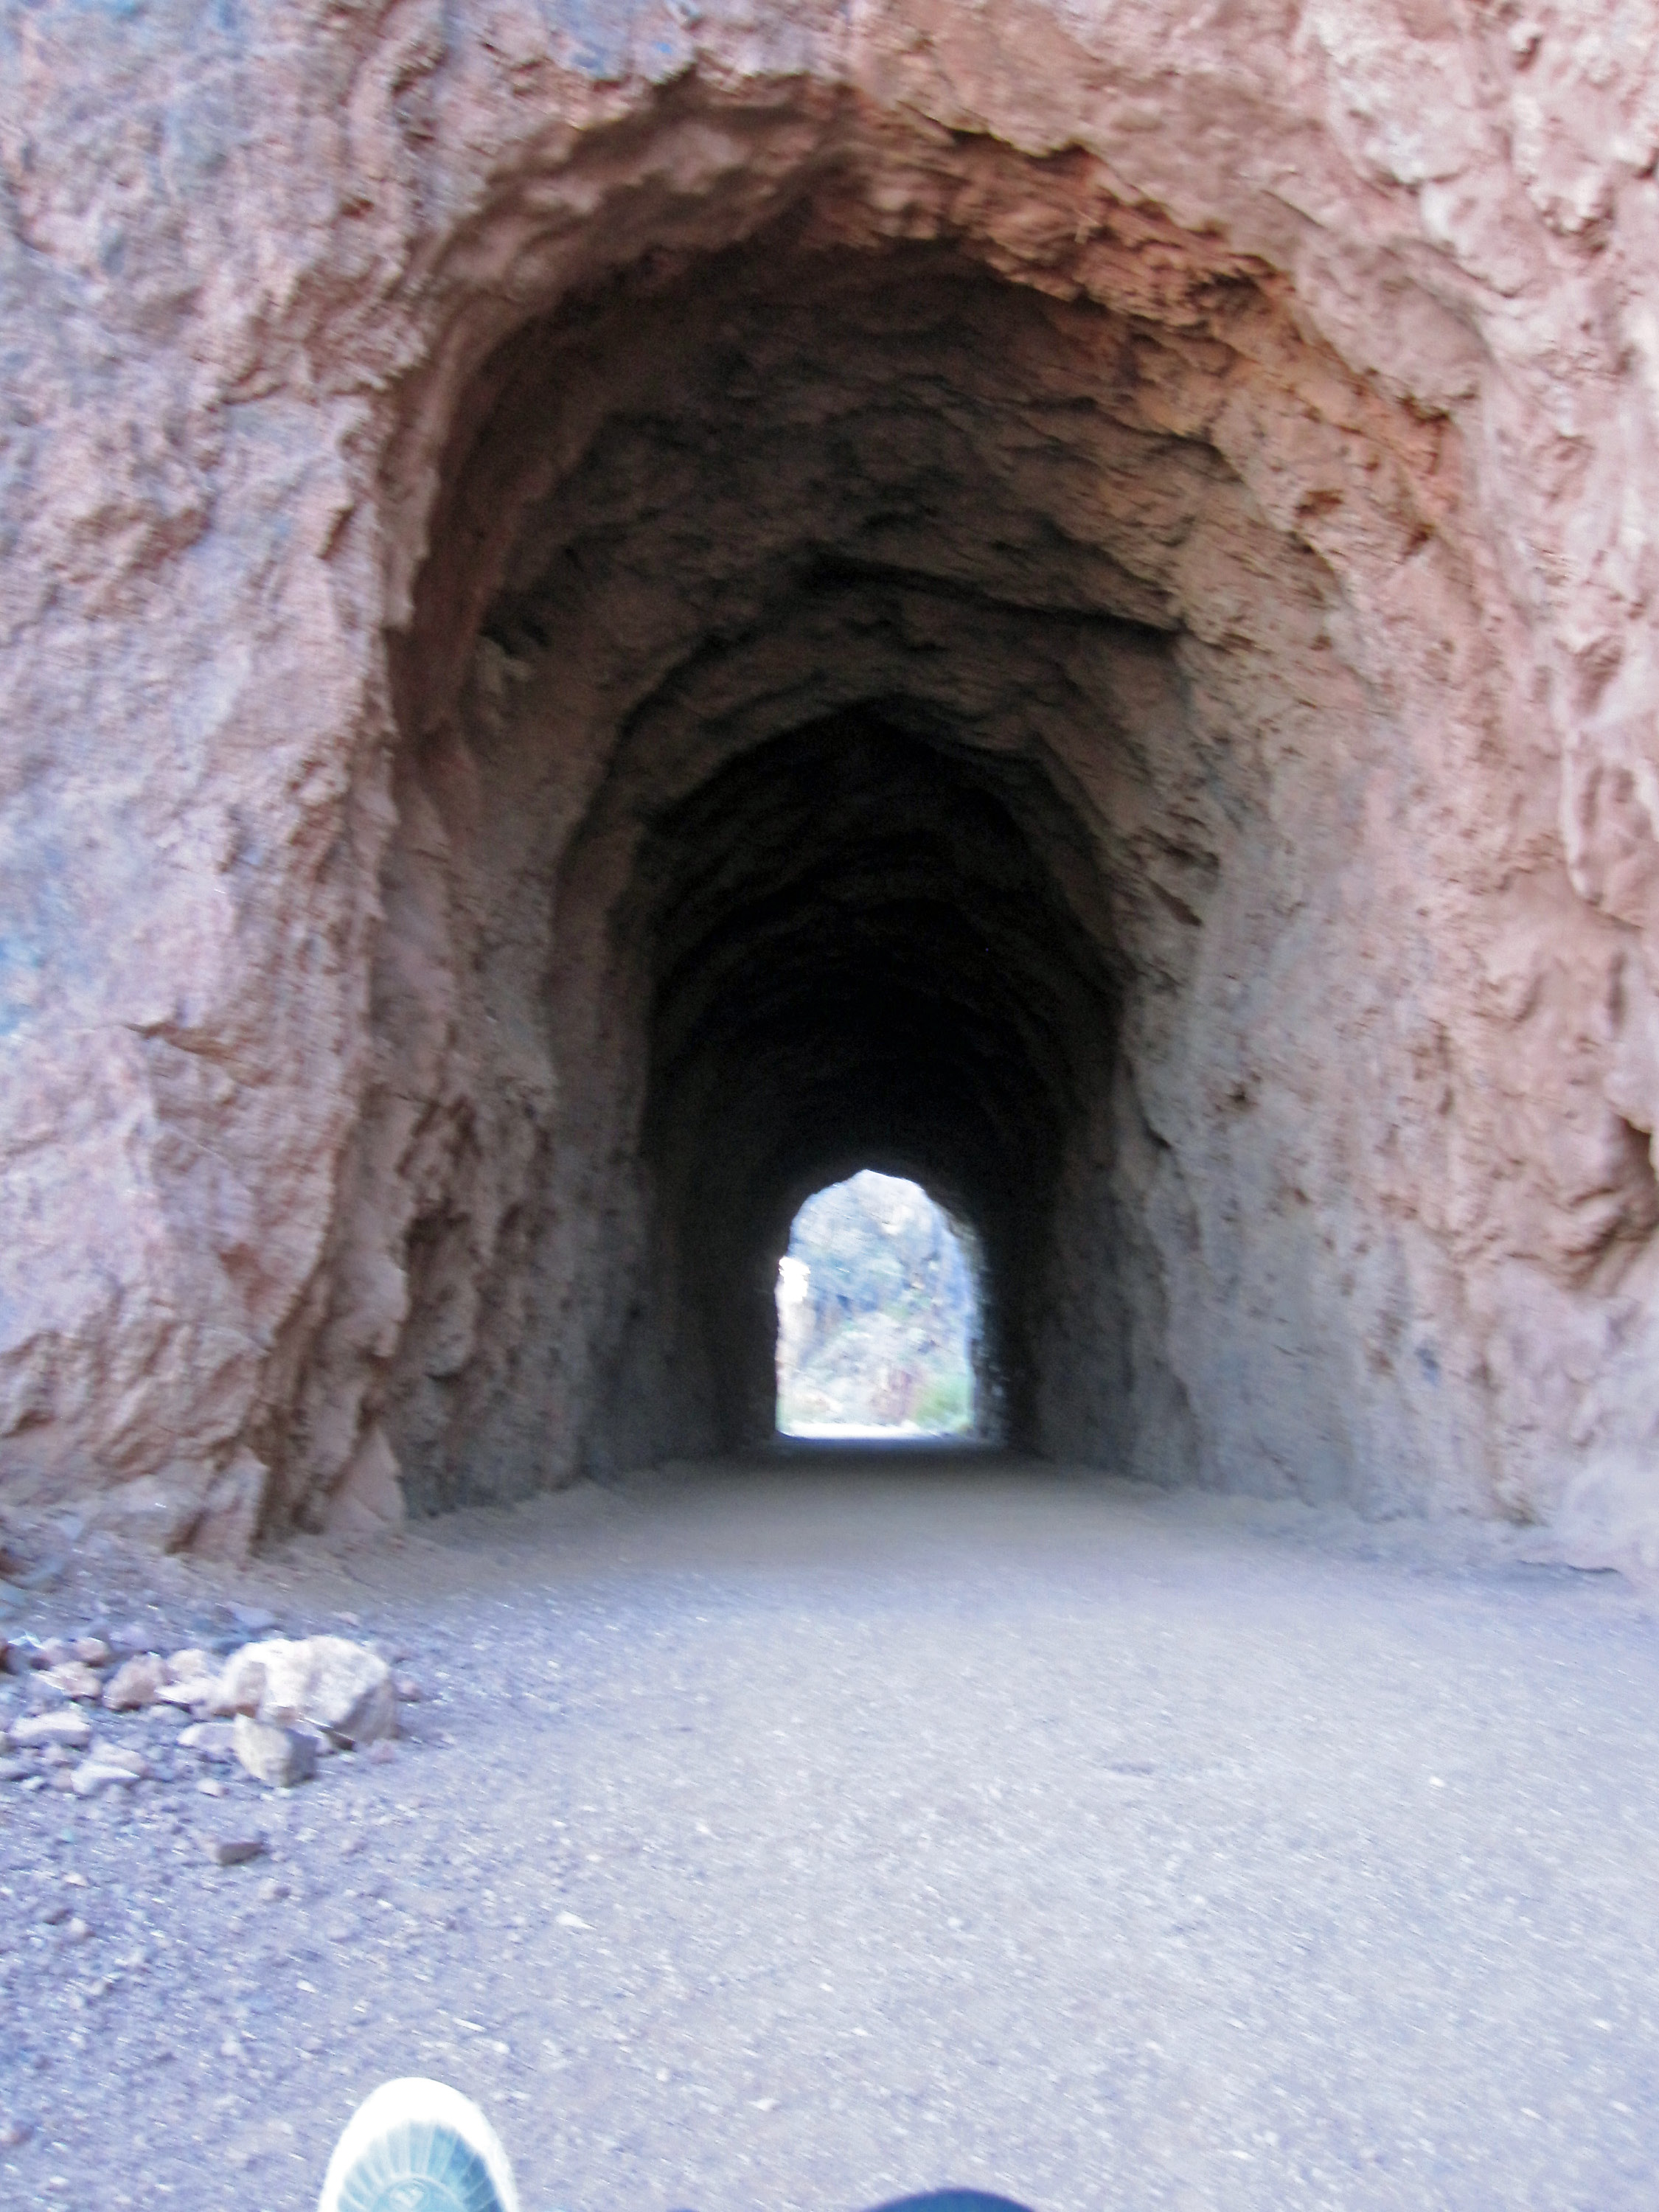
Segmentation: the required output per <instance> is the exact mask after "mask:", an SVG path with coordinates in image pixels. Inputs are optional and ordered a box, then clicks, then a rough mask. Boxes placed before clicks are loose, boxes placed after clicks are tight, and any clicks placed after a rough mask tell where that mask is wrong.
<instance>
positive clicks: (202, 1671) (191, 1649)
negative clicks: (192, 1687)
mask: <svg viewBox="0 0 1659 2212" xmlns="http://www.w3.org/2000/svg"><path fill="white" fill-rule="evenodd" d="M218 1671H219V1669H218V1668H217V1667H216V1665H215V1664H214V1662H213V1655H212V1653H211V1652H209V1651H204V1650H202V1648H201V1646H200V1645H199V1644H190V1645H188V1646H186V1648H185V1650H183V1651H175V1652H174V1653H173V1656H172V1658H171V1659H169V1660H168V1661H167V1680H169V1681H170V1682H195V1681H199V1680H203V1679H204V1677H207V1676H210V1675H214V1674H217V1673H218Z"/></svg>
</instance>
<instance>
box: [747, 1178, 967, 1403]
mask: <svg viewBox="0 0 1659 2212" xmlns="http://www.w3.org/2000/svg"><path fill="white" fill-rule="evenodd" d="M976 1246H977V1240H976V1239H975V1237H974V1236H973V1234H972V1231H969V1229H968V1228H967V1227H966V1226H965V1225H958V1224H956V1223H953V1222H952V1220H951V1217H950V1215H949V1214H948V1213H946V1212H945V1209H944V1207H943V1206H938V1205H936V1204H935V1203H934V1201H933V1199H931V1198H930V1197H929V1196H928V1194H927V1192H926V1191H925V1190H924V1189H923V1188H922V1187H921V1184H920V1183H916V1182H910V1181H908V1179H907V1178H905V1177H903V1176H884V1175H881V1174H878V1172H877V1171H876V1170H874V1169H871V1168H865V1169H862V1170H860V1172H859V1173H858V1174H857V1175H854V1176H849V1177H848V1179H847V1181H845V1182H838V1183H832V1184H830V1185H829V1188H827V1189H824V1190H821V1191H817V1192H815V1193H814V1194H813V1195H812V1196H811V1198H809V1199H808V1200H806V1202H805V1205H804V1206H802V1207H801V1209H800V1211H799V1212H798V1213H797V1214H796V1216H795V1218H794V1220H793V1223H792V1224H791V1225H790V1230H789V1249H788V1250H787V1252H786V1253H785V1254H784V1255H783V1257H782V1258H781V1260H780V1261H778V1287H777V1308H778V1352H777V1376H778V1395H777V1426H778V1431H779V1434H780V1435H781V1436H788V1437H816V1438H818V1439H821V1440H829V1439H840V1440H842V1441H846V1440H849V1439H852V1438H871V1437H878V1438H879V1437H895V1436H912V1437H971V1436H974V1435H975V1434H976V1433H977V1419H976V1413H977V1407H976V1389H975V1367H976V1364H977V1358H978V1352H979V1340H980V1286H979V1267H978V1263H977V1250H976Z"/></svg>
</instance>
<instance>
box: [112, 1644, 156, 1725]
mask: <svg viewBox="0 0 1659 2212" xmlns="http://www.w3.org/2000/svg"><path fill="white" fill-rule="evenodd" d="M166 1682H167V1662H166V1660H165V1659H163V1658H162V1656H161V1653H160V1652H159V1651H140V1652H137V1653H135V1654H134V1656H132V1657H131V1659H124V1660H123V1661H122V1662H121V1664H120V1665H119V1666H118V1668H116V1670H115V1672H114V1673H113V1674H112V1675H111V1676H110V1678H109V1680H108V1681H107V1682H106V1683H105V1685H104V1703H105V1704H106V1705H107V1706H108V1707H109V1709H110V1711H111V1712H112V1713H136V1712H137V1711H141V1710H142V1708H143V1707H144V1706H145V1705H154V1704H155V1698H156V1693H157V1692H158V1691H160V1690H161V1688H163V1687H164V1686H165V1685H166Z"/></svg>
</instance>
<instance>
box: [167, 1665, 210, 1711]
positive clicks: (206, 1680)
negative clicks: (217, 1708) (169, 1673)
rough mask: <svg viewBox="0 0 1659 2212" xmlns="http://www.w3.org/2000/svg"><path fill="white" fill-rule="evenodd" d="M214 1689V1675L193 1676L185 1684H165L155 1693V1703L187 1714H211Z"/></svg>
mask: <svg viewBox="0 0 1659 2212" xmlns="http://www.w3.org/2000/svg"><path fill="white" fill-rule="evenodd" d="M214 1688H215V1677H214V1676H213V1675H211V1674H192V1675H191V1678H190V1680H188V1681H185V1682H163V1683H162V1685H161V1688H160V1689H159V1690H157V1692H155V1702H156V1704H157V1705H172V1706H173V1708H174V1709H175V1710H177V1711H185V1712H191V1713H199V1712H211V1711H214V1704H213V1692H214Z"/></svg>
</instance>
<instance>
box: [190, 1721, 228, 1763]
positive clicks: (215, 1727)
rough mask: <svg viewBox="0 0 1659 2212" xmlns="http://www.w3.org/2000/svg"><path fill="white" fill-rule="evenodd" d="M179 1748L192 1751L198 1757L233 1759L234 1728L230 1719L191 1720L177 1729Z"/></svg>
mask: <svg viewBox="0 0 1659 2212" xmlns="http://www.w3.org/2000/svg"><path fill="white" fill-rule="evenodd" d="M179 1749H180V1750H181V1751H193V1752H194V1753H196V1754H197V1758H199V1759H234V1757H235V1755H236V1729H235V1724H234V1722H231V1721H192V1722H191V1724H190V1726H189V1727H188V1728H187V1729H180V1730H179Z"/></svg>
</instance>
